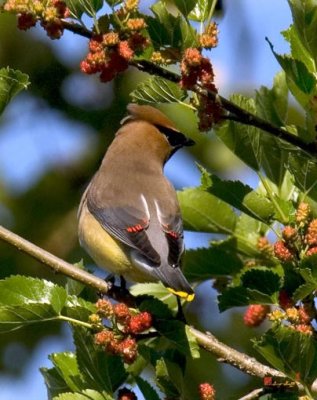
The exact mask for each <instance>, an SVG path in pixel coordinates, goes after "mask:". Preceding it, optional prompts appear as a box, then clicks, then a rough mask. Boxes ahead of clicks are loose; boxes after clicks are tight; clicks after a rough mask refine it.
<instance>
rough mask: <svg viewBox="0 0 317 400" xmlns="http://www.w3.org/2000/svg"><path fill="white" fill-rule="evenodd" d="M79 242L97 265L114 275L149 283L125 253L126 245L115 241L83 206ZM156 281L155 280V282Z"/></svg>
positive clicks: (84, 205) (146, 277) (80, 217)
mask: <svg viewBox="0 0 317 400" xmlns="http://www.w3.org/2000/svg"><path fill="white" fill-rule="evenodd" d="M78 234H79V241H80V244H81V246H82V247H83V248H84V249H85V250H86V251H87V253H88V254H89V255H90V256H91V258H92V259H93V260H94V261H95V263H96V264H97V265H98V266H99V267H100V268H103V269H105V270H107V271H109V272H111V273H113V274H116V275H122V276H123V277H124V278H125V279H127V280H129V281H134V282H149V278H148V276H146V275H145V274H143V273H142V271H139V270H138V269H136V267H135V266H133V264H132V263H131V261H130V259H129V257H128V255H127V254H126V252H125V251H124V245H123V244H121V243H120V242H119V241H116V240H114V239H113V237H112V236H111V235H109V233H107V232H106V231H105V230H104V229H103V228H102V226H101V225H100V224H99V222H98V221H97V220H96V219H95V218H94V217H93V216H92V214H91V213H90V212H89V210H88V208H87V206H86V204H83V206H82V210H81V213H80V216H79V227H78ZM154 280H155V279H154V278H153V281H154Z"/></svg>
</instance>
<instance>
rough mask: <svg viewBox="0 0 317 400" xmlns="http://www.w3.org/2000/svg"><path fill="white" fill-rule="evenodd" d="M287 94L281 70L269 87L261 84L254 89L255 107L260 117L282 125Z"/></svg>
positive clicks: (284, 120) (285, 113)
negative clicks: (258, 87) (257, 88)
mask: <svg viewBox="0 0 317 400" xmlns="http://www.w3.org/2000/svg"><path fill="white" fill-rule="evenodd" d="M287 95H288V89H287V85H286V79H285V73H284V72H283V71H281V72H279V73H278V74H276V76H275V77H274V83H273V87H272V88H271V89H269V88H267V87H265V86H261V87H260V89H259V90H257V91H256V98H255V102H256V109H257V113H258V115H259V116H260V117H262V118H263V119H265V120H266V121H270V122H272V123H273V124H274V125H277V126H284V125H285V122H286V118H287V102H288V99H287Z"/></svg>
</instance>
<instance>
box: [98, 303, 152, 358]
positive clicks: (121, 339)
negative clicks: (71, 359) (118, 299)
mask: <svg viewBox="0 0 317 400" xmlns="http://www.w3.org/2000/svg"><path fill="white" fill-rule="evenodd" d="M96 306H97V312H96V314H92V315H91V316H90V323H91V324H92V326H93V328H94V329H95V330H97V331H98V332H97V333H95V343H96V345H97V346H100V347H102V349H104V350H105V351H107V352H108V353H110V354H114V355H120V356H121V357H122V358H123V360H124V362H126V363H127V364H131V363H133V362H134V361H135V359H136V357H137V354H138V352H137V350H138V349H137V342H136V337H135V336H136V335H138V334H140V333H143V332H144V331H147V330H148V329H150V328H151V326H152V315H151V314H150V313H148V312H147V311H143V312H140V313H137V312H135V311H132V310H131V309H129V308H128V307H127V306H126V305H125V304H124V303H118V304H115V305H113V304H112V303H111V302H110V301H109V300H105V299H100V300H98V301H97V303H96ZM104 318H106V319H108V320H110V321H111V323H112V327H111V328H109V327H105V326H104V325H103V323H102V320H103V319H104Z"/></svg>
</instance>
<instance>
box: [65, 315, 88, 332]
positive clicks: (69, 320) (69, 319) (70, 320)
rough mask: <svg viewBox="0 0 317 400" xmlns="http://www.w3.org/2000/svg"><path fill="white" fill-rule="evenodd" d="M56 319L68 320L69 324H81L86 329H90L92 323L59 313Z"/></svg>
mask: <svg viewBox="0 0 317 400" xmlns="http://www.w3.org/2000/svg"><path fill="white" fill-rule="evenodd" d="M58 319H60V320H62V321H66V322H69V323H70V324H74V325H79V326H82V327H84V328H88V329H91V328H92V325H91V324H89V323H88V322H84V321H80V320H79V319H74V318H70V317H66V315H60V316H59V317H58Z"/></svg>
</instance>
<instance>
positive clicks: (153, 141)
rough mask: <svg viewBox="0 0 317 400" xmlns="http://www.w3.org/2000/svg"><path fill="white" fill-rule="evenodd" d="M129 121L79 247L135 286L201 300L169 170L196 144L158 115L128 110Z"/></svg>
mask: <svg viewBox="0 0 317 400" xmlns="http://www.w3.org/2000/svg"><path fill="white" fill-rule="evenodd" d="M127 111H128V115H127V116H126V117H125V118H124V119H123V120H122V121H121V127H120V128H119V129H118V131H117V133H116V134H115V137H114V139H113V141H112V142H111V144H110V145H109V147H108V149H107V151H106V153H105V156H104V158H103V160H102V162H101V165H100V168H99V170H98V171H97V172H96V173H95V175H94V176H93V178H92V180H91V182H90V184H89V185H88V187H87V189H86V191H85V192H84V194H83V196H82V200H81V203H80V206H79V211H78V234H79V242H80V245H81V246H82V247H83V248H84V249H85V250H86V251H87V253H88V254H89V255H90V256H91V258H92V259H93V260H94V262H95V263H96V264H97V265H98V266H99V267H100V268H102V269H105V270H107V271H108V272H109V273H111V274H114V275H120V276H121V277H123V278H124V280H127V281H133V282H138V283H142V282H158V281H160V282H162V283H163V285H164V286H165V287H166V288H167V289H168V290H169V291H170V292H171V293H173V294H175V295H176V296H177V299H178V301H179V300H181V299H183V300H185V301H187V302H190V301H192V300H193V299H194V297H195V293H194V290H193V289H192V287H191V285H190V284H189V282H188V281H187V279H186V278H185V276H184V274H183V272H182V269H181V264H182V256H183V254H184V250H185V249H184V235H183V221H182V216H181V212H180V206H179V203H178V199H177V194H176V191H175V189H174V187H173V185H172V184H171V183H170V181H169V180H168V179H167V178H166V177H165V175H164V173H163V168H164V165H165V163H166V162H167V161H168V160H169V159H170V157H171V156H172V155H173V154H174V153H175V152H176V151H177V150H179V149H180V148H182V147H184V146H192V145H194V144H195V142H194V141H193V140H192V139H190V138H188V137H186V136H185V135H184V134H183V133H182V132H180V131H179V130H178V129H177V128H176V126H175V125H174V123H173V122H172V121H171V120H170V119H169V118H168V117H167V116H166V115H165V114H164V113H163V112H161V111H160V110H158V109H157V108H154V107H152V106H149V105H138V104H135V103H131V104H128V106H127Z"/></svg>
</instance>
